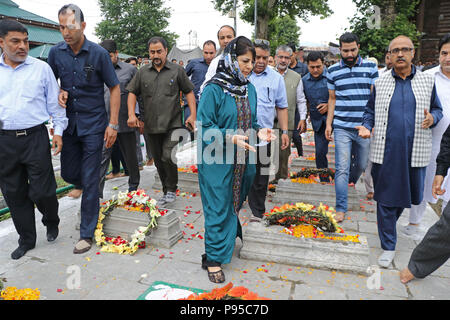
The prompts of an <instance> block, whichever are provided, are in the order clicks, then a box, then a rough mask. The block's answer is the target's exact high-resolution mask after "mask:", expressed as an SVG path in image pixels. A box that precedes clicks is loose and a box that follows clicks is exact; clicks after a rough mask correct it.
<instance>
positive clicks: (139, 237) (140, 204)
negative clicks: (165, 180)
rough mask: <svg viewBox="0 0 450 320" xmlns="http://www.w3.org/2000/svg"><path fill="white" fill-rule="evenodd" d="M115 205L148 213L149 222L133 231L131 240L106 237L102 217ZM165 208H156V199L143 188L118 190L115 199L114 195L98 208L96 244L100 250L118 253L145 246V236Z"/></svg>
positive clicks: (131, 251) (127, 252)
mask: <svg viewBox="0 0 450 320" xmlns="http://www.w3.org/2000/svg"><path fill="white" fill-rule="evenodd" d="M116 207H122V208H124V209H125V210H128V211H137V212H143V213H146V214H148V216H149V218H150V222H149V224H148V225H146V226H141V227H139V228H138V229H137V230H135V231H134V233H133V235H132V236H131V241H127V240H125V239H123V238H121V237H120V236H117V237H106V236H105V234H104V232H103V223H102V222H103V219H105V217H106V216H107V215H108V214H109V213H110V212H111V211H112V210H113V209H114V208H116ZM166 212H167V210H161V211H160V210H158V209H157V208H156V200H154V199H151V198H150V197H149V196H148V195H147V194H146V193H145V191H144V190H137V191H132V192H129V193H127V192H119V194H118V195H117V199H115V196H113V198H112V199H111V200H109V201H106V202H105V203H103V204H102V207H101V208H100V212H99V217H98V223H97V229H96V230H95V233H94V236H95V241H96V243H97V246H99V247H100V248H101V249H100V251H102V252H111V253H119V254H134V253H135V252H136V251H137V250H138V249H143V248H145V246H146V243H145V236H146V235H147V234H148V233H149V231H150V230H151V229H152V228H155V227H156V226H157V222H156V220H157V218H158V217H161V216H163V215H164V214H165V213H166Z"/></svg>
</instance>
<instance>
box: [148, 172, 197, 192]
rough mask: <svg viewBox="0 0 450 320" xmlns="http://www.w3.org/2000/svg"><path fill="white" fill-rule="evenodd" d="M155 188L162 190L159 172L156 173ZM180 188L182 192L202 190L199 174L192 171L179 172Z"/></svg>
mask: <svg viewBox="0 0 450 320" xmlns="http://www.w3.org/2000/svg"><path fill="white" fill-rule="evenodd" d="M153 189H156V190H162V183H161V179H160V178H159V175H158V173H156V174H155V183H154V184H153ZM178 189H179V190H180V192H200V186H199V184H198V174H197V173H191V172H180V171H179V172H178Z"/></svg>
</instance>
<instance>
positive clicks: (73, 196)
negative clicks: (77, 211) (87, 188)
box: [67, 189, 83, 199]
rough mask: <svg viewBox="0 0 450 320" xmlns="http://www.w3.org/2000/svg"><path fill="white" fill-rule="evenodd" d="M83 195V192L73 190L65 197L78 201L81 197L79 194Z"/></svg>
mask: <svg viewBox="0 0 450 320" xmlns="http://www.w3.org/2000/svg"><path fill="white" fill-rule="evenodd" d="M82 193H83V190H80V189H73V190H72V191H70V192H69V193H68V194H67V196H68V197H71V198H74V199H78V198H79V197H81V194H82Z"/></svg>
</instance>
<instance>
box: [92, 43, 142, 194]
mask: <svg viewBox="0 0 450 320" xmlns="http://www.w3.org/2000/svg"><path fill="white" fill-rule="evenodd" d="M100 45H101V46H102V47H103V48H104V49H105V50H106V51H108V52H109V56H110V57H111V61H112V63H113V65H114V68H115V70H116V75H117V78H118V79H119V81H120V110H119V130H118V131H117V140H118V141H119V146H120V150H121V151H122V154H123V157H124V160H125V164H126V165H127V168H128V172H129V179H128V191H135V190H137V188H138V186H139V182H140V173H139V163H138V159H137V154H136V133H135V130H136V129H135V128H130V127H129V126H128V125H127V121H128V105H127V100H128V91H127V90H126V87H127V85H128V83H129V82H130V81H131V79H133V77H134V75H135V74H136V73H137V69H136V68H135V67H133V66H132V65H130V64H128V63H125V62H122V61H120V60H119V53H118V51H117V45H116V43H115V41H113V40H105V41H103V42H102V43H101V44H100ZM109 100H110V93H109V90H107V89H106V88H105V106H106V112H108V115H109ZM112 150H113V149H112V148H109V149H106V148H103V157H102V166H101V173H100V197H101V198H103V188H104V185H105V175H106V171H107V170H108V167H109V161H110V159H111V154H112Z"/></svg>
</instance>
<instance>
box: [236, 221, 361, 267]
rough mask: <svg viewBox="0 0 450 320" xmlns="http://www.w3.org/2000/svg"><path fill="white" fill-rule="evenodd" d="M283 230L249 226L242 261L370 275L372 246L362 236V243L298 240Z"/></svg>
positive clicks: (263, 226) (281, 228)
mask: <svg viewBox="0 0 450 320" xmlns="http://www.w3.org/2000/svg"><path fill="white" fill-rule="evenodd" d="M283 229H284V227H281V226H269V227H266V226H265V224H264V222H261V223H255V222H252V223H249V224H248V226H247V227H246V229H245V230H244V235H243V239H244V241H243V243H244V244H243V246H242V248H241V250H240V254H239V255H240V258H241V259H247V260H256V261H263V262H275V263H281V264H287V265H294V266H302V267H309V268H320V269H331V270H339V271H343V272H353V273H358V274H367V273H368V267H369V246H368V243H367V239H366V237H364V236H360V237H359V240H360V243H355V242H346V241H337V240H326V239H314V238H296V237H294V236H291V235H288V234H285V233H282V232H281V231H282V230H283ZM328 235H332V236H333V237H339V236H340V235H339V234H328Z"/></svg>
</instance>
